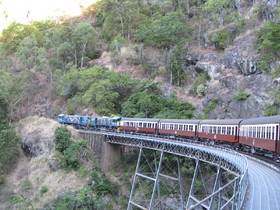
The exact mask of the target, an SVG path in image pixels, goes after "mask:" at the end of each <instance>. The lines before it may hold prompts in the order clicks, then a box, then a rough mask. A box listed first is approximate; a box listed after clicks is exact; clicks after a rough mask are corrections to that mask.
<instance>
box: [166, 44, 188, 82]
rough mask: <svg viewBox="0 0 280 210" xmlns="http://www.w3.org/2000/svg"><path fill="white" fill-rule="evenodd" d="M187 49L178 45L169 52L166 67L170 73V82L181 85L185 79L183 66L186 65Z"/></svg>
mask: <svg viewBox="0 0 280 210" xmlns="http://www.w3.org/2000/svg"><path fill="white" fill-rule="evenodd" d="M187 53H188V50H187V49H186V48H185V47H184V46H183V45H178V46H177V47H176V48H175V49H174V50H173V51H172V54H171V57H170V60H169V63H168V69H169V70H170V71H171V73H172V79H173V81H172V83H173V84H177V86H181V85H183V84H184V82H185V79H186V73H185V72H184V68H185V67H186V65H187V60H186V54H187Z"/></svg>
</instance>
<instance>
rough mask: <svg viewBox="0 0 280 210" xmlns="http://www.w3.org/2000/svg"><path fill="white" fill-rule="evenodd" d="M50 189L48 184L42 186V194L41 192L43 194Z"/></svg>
mask: <svg viewBox="0 0 280 210" xmlns="http://www.w3.org/2000/svg"><path fill="white" fill-rule="evenodd" d="M48 191H49V188H48V187H47V186H42V187H41V188H40V194H41V195H43V194H45V193H46V192H48Z"/></svg>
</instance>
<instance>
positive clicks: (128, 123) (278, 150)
mask: <svg viewBox="0 0 280 210" xmlns="http://www.w3.org/2000/svg"><path fill="white" fill-rule="evenodd" d="M57 121H58V122H59V123H62V124H67V125H73V126H74V127H76V128H80V129H105V130H113V131H117V132H135V133H150V134H156V135H170V136H180V137H187V138H196V139H198V140H201V141H209V142H213V143H218V144H224V143H226V144H227V145H231V146H233V147H234V148H236V149H238V150H243V151H249V152H252V153H258V154H261V155H265V156H269V157H271V158H273V159H275V160H277V161H278V162H279V161H280V132H279V126H280V115H276V116H269V117H259V118H251V119H222V120H211V119H207V120H196V119H154V118H126V117H113V118H111V117H88V116H80V115H67V114H59V115H58V118H57Z"/></svg>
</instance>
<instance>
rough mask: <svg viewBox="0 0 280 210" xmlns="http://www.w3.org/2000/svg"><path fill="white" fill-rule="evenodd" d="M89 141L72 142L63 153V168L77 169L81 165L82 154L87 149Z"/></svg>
mask: <svg viewBox="0 0 280 210" xmlns="http://www.w3.org/2000/svg"><path fill="white" fill-rule="evenodd" d="M86 147H87V141H85V140H83V141H78V142H71V144H70V145H69V146H68V147H67V148H66V149H65V150H64V151H63V159H62V162H61V167H62V168H64V169H77V168H78V167H79V165H80V163H79V159H80V153H81V150H82V149H86Z"/></svg>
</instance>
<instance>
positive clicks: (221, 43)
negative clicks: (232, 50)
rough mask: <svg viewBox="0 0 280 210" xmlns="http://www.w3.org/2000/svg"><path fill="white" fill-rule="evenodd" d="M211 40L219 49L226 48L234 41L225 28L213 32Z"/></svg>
mask: <svg viewBox="0 0 280 210" xmlns="http://www.w3.org/2000/svg"><path fill="white" fill-rule="evenodd" d="M211 40H212V42H213V44H214V45H215V47H216V48H217V49H222V50H224V49H225V48H226V47H227V46H228V45H229V44H230V42H231V41H232V40H231V37H230V33H229V32H228V31H227V30H225V29H222V30H220V31H217V32H215V33H213V34H212V36H211Z"/></svg>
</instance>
